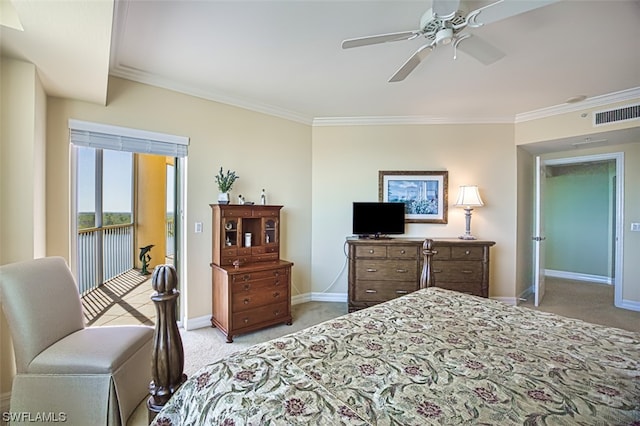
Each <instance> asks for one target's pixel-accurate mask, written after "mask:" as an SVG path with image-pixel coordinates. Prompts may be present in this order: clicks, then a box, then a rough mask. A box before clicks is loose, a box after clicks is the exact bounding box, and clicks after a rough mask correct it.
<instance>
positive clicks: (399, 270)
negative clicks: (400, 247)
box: [396, 269, 409, 274]
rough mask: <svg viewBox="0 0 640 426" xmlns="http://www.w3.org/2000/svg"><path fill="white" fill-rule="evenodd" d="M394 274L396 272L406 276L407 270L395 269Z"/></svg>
mask: <svg viewBox="0 0 640 426" xmlns="http://www.w3.org/2000/svg"><path fill="white" fill-rule="evenodd" d="M396 272H398V273H399V274H406V273H407V272H409V270H408V269H396Z"/></svg>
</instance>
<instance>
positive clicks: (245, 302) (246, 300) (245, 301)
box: [243, 299, 251, 305]
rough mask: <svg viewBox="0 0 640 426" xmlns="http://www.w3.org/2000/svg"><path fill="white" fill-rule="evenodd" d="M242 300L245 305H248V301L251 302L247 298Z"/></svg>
mask: <svg viewBox="0 0 640 426" xmlns="http://www.w3.org/2000/svg"><path fill="white" fill-rule="evenodd" d="M243 302H244V304H245V305H248V304H249V302H251V301H250V300H249V299H244V300H243Z"/></svg>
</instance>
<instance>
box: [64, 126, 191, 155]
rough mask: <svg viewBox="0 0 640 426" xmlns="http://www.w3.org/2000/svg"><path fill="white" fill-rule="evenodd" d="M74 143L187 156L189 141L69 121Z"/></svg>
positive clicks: (177, 137)
mask: <svg viewBox="0 0 640 426" xmlns="http://www.w3.org/2000/svg"><path fill="white" fill-rule="evenodd" d="M69 139H70V142H71V143H72V144H74V145H78V146H87V147H92V148H102V149H111V150H114V151H128V152H139V153H145V154H156V155H165V156H169V157H186V156H187V151H188V145H189V138H188V137H184V136H175V135H169V134H164V133H156V132H149V131H146V130H138V129H131V128H127V127H118V126H111V125H107V124H99V123H90V122H87V121H79V120H69Z"/></svg>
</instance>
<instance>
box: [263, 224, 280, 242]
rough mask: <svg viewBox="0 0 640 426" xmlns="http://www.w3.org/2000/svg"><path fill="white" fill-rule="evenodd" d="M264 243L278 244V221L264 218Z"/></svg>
mask: <svg viewBox="0 0 640 426" xmlns="http://www.w3.org/2000/svg"><path fill="white" fill-rule="evenodd" d="M263 220H264V225H263V226H264V243H265V244H278V220H277V219H273V218H264V219H263Z"/></svg>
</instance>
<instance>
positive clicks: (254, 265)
mask: <svg viewBox="0 0 640 426" xmlns="http://www.w3.org/2000/svg"><path fill="white" fill-rule="evenodd" d="M211 208H212V214H213V226H212V227H213V236H212V245H213V249H212V258H213V259H212V260H213V261H212V262H211V268H212V292H211V293H212V302H211V310H212V316H211V326H212V327H218V328H219V329H220V330H221V331H222V332H223V333H224V334H225V335H226V338H227V342H228V343H231V342H233V336H234V335H238V334H242V333H247V332H250V331H255V330H259V329H261V328H264V327H268V326H271V325H275V324H280V323H287V324H291V323H292V317H291V267H292V266H293V263H291V262H288V261H286V260H282V259H280V233H279V230H280V209H281V208H282V206H263V205H259V206H256V205H235V204H229V205H219V204H213V205H211ZM247 234H250V235H247Z"/></svg>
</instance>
